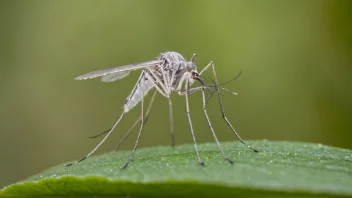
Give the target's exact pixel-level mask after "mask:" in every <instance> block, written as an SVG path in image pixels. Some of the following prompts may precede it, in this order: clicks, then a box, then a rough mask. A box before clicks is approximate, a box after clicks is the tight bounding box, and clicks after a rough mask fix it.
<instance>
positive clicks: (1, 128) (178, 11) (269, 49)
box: [0, 0, 352, 187]
mask: <svg viewBox="0 0 352 198" xmlns="http://www.w3.org/2000/svg"><path fill="white" fill-rule="evenodd" d="M351 2H352V1H324V0H311V1H303V0H302V1H301V0H297V1H296V0H295V1H279V0H277V1H259V0H257V1H255V0H252V1H232V0H228V1H203V0H202V1H200V0H199V1H195V0H193V1H163V0H151V1H143V0H139V1H120V0H116V1H108V0H104V1H89V0H77V1H68V0H60V1H59V0H56V1H55V0H53V1H47V0H30V1H27V0H22V1H21V0H16V1H13V0H1V1H0V16H1V17H0V28H1V31H0V156H1V157H0V160H1V162H0V187H1V186H4V185H8V184H10V183H13V182H16V181H18V180H21V179H24V178H26V177H28V176H30V175H32V174H34V173H37V172H39V171H41V170H43V169H46V168H48V167H50V166H54V165H57V164H59V163H63V162H66V161H69V160H75V159H79V158H80V157H82V156H83V155H85V154H86V153H87V152H88V151H90V149H92V148H93V147H94V146H95V145H96V144H97V142H98V141H99V139H88V138H87V137H88V136H91V135H94V134H96V133H98V132H101V131H103V130H106V129H108V128H109V127H110V126H111V125H112V124H113V123H114V122H115V120H116V119H117V118H118V116H119V115H120V113H121V112H122V106H123V103H124V101H125V98H126V97H127V95H128V94H129V92H130V90H131V89H132V87H133V86H134V83H135V81H136V80H137V78H138V75H139V72H133V73H132V74H131V75H130V76H129V77H128V78H125V79H123V80H121V81H118V82H115V83H102V82H100V80H99V79H94V80H88V81H75V80H73V78H74V77H76V76H78V75H81V74H83V73H86V72H89V71H92V70H96V69H104V68H107V67H112V66H119V65H124V64H129V63H137V62H142V61H147V60H151V59H153V58H155V57H157V56H158V54H159V53H160V52H163V51H171V50H172V51H178V52H180V53H182V54H183V55H184V56H185V57H186V58H187V59H189V58H190V57H191V56H192V54H193V53H197V54H198V59H197V65H198V69H201V68H202V67H203V66H204V65H206V64H207V63H208V62H209V61H210V60H212V61H214V62H215V66H216V68H217V73H218V78H219V79H220V81H222V82H224V81H226V80H229V79H231V78H233V77H234V76H236V75H237V73H238V72H239V71H240V70H242V71H243V74H242V76H241V77H240V78H239V79H238V80H236V81H234V82H232V83H230V84H228V85H226V87H227V88H229V89H231V90H233V91H236V92H238V93H239V95H238V96H234V95H231V94H229V93H224V94H225V96H224V97H223V101H224V105H225V109H226V113H227V115H228V118H229V119H230V120H231V122H232V124H233V125H234V126H235V128H236V129H237V131H238V132H239V133H240V135H241V136H242V138H244V139H247V140H248V139H269V140H289V141H305V142H316V143H322V144H326V145H332V146H337V147H344V148H350V149H351V148H352V143H351V138H352V131H351V129H352V93H351V92H352V89H351V85H352V71H351V69H352V68H351V66H352V56H351V55H352V30H351V27H352V25H351V24H352V23H351V18H352V17H351V13H352V10H351V8H352V3H351ZM207 75H211V73H209V72H208V74H207ZM150 95H151V94H149V97H148V98H150ZM148 98H147V99H148ZM172 99H173V104H174V107H175V108H174V116H175V134H176V144H184V143H192V139H191V135H190V132H189V126H188V123H187V118H186V114H185V103H184V101H185V99H184V97H180V96H178V95H177V94H174V95H173V97H172ZM190 100H191V115H192V119H193V122H194V125H195V126H194V127H195V131H196V138H197V141H198V142H199V143H201V142H212V141H213V138H212V135H211V133H210V130H209V129H208V128H207V125H206V122H205V119H204V115H203V113H202V109H201V94H200V93H197V94H194V95H192V96H191V98H190ZM167 109H168V103H167V100H165V99H164V98H163V97H162V96H161V95H158V97H157V98H156V103H155V104H154V106H153V109H152V111H151V115H150V119H149V121H148V124H147V125H146V127H145V130H144V132H143V134H142V138H141V141H140V148H142V147H151V146H156V145H170V138H169V121H168V111H167ZM208 109H209V110H208V113H210V114H211V116H210V117H211V119H212V122H213V125H214V128H215V130H216V132H217V134H218V138H219V139H220V140H221V141H232V140H236V138H235V137H234V135H233V134H232V132H231V131H230V130H229V129H228V127H227V125H226V124H225V122H224V121H223V120H222V118H221V114H220V111H219V106H218V103H217V100H216V98H215V97H214V98H212V99H211V101H210V102H209V106H208ZM138 116H139V107H136V108H135V109H134V111H132V112H130V113H128V114H127V115H126V116H125V118H124V120H123V122H122V123H121V124H120V125H119V127H118V129H117V130H116V131H115V133H114V134H113V136H112V137H110V138H109V139H108V141H107V142H106V143H105V144H104V145H103V146H102V147H101V149H100V150H99V151H98V152H97V154H99V153H103V152H107V151H110V150H111V149H112V148H113V147H114V145H115V144H116V143H117V142H118V141H119V139H120V138H121V136H122V134H123V133H124V132H125V131H126V130H127V129H128V128H129V126H130V125H131V124H132V123H133V122H134V120H135V119H136V118H137V117H138ZM135 137H136V131H135V133H134V134H133V135H132V136H131V138H130V139H129V140H128V141H127V142H126V143H125V144H124V145H123V147H122V149H131V148H132V146H133V143H134V141H135ZM136 156H137V157H138V151H137V154H136Z"/></svg>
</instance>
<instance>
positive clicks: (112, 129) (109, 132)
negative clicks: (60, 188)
mask: <svg viewBox="0 0 352 198" xmlns="http://www.w3.org/2000/svg"><path fill="white" fill-rule="evenodd" d="M124 114H125V111H123V112H122V114H121V116H120V118H119V119H118V120H117V121H116V122H115V124H114V126H113V127H112V128H111V129H110V130H109V131H107V134H106V136H105V137H104V138H103V139H102V140H101V141H100V143H99V144H98V145H97V146H96V147H95V148H94V149H93V150H92V151H91V152H90V153H88V154H87V155H86V156H84V157H83V158H82V159H80V160H78V161H76V162H75V163H71V164H65V166H72V165H73V164H77V163H80V162H81V161H83V160H85V159H87V158H88V157H89V156H91V155H92V154H93V153H94V152H95V151H96V150H97V149H98V148H99V147H100V146H101V145H102V144H103V143H104V142H105V140H106V139H107V138H108V137H109V135H110V134H111V132H113V131H114V129H115V127H116V126H117V124H118V123H119V122H120V121H121V119H122V117H123V115H124Z"/></svg>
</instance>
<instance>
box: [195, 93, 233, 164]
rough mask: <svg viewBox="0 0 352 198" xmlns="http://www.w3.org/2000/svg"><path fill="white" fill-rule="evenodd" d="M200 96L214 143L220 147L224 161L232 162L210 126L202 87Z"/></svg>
mask: <svg viewBox="0 0 352 198" xmlns="http://www.w3.org/2000/svg"><path fill="white" fill-rule="evenodd" d="M202 98H203V112H204V115H205V118H206V119H207V122H208V126H209V128H210V130H211V133H212V134H213V137H214V139H215V142H216V144H217V145H218V147H219V149H220V151H221V153H222V155H223V156H224V159H225V160H226V161H228V162H229V163H230V164H233V161H232V160H231V159H230V158H229V157H227V155H226V154H225V152H224V150H222V148H221V146H220V142H219V140H218V138H217V137H216V134H215V131H214V129H213V126H212V125H211V123H210V120H209V116H208V114H207V109H206V102H205V91H204V89H203V91H202Z"/></svg>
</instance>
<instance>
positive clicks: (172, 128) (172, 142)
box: [168, 98, 175, 147]
mask: <svg viewBox="0 0 352 198" xmlns="http://www.w3.org/2000/svg"><path fill="white" fill-rule="evenodd" d="M168 99H169V118H170V137H171V146H172V147H174V146H175V136H174V116H173V112H172V101H171V98H168Z"/></svg>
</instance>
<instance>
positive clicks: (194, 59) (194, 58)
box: [191, 54, 197, 64]
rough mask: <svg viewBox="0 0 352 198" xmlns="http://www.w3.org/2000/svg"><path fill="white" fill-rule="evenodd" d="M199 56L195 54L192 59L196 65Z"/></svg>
mask: <svg viewBox="0 0 352 198" xmlns="http://www.w3.org/2000/svg"><path fill="white" fill-rule="evenodd" d="M196 59H197V54H193V55H192V57H191V62H192V63H194V64H196Z"/></svg>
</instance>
